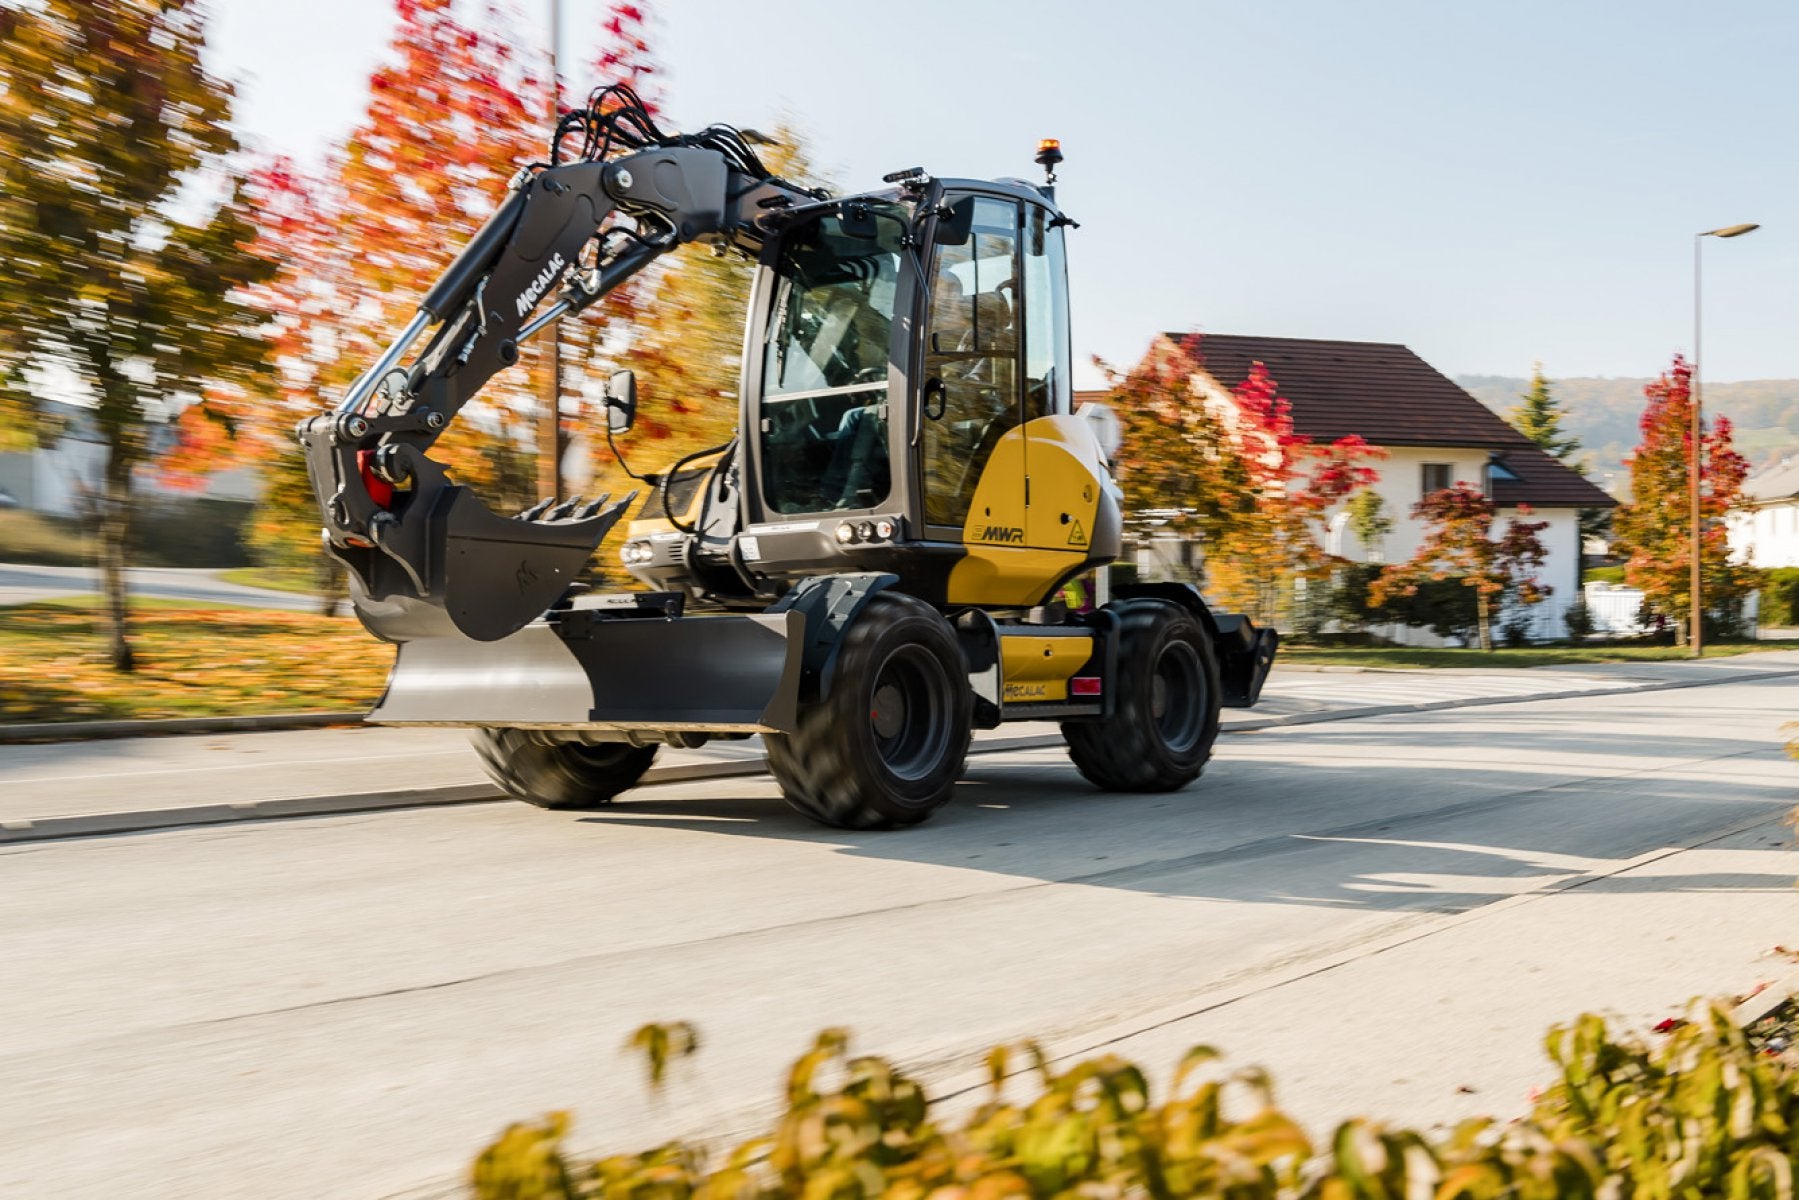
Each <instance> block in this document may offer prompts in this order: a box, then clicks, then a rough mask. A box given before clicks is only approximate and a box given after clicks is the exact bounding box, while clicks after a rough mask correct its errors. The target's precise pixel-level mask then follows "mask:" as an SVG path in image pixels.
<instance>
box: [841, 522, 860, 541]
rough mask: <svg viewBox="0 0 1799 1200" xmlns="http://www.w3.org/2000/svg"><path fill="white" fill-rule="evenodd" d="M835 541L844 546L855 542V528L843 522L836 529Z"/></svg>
mask: <svg viewBox="0 0 1799 1200" xmlns="http://www.w3.org/2000/svg"><path fill="white" fill-rule="evenodd" d="M837 540H838V541H839V542H842V543H843V544H844V545H846V546H847V545H849V543H851V542H853V541H855V540H856V527H855V526H854V525H851V524H850V523H849V522H848V521H845V522H844V523H843V524H841V525H839V526H838V527H837Z"/></svg>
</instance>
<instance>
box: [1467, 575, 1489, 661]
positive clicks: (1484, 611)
mask: <svg viewBox="0 0 1799 1200" xmlns="http://www.w3.org/2000/svg"><path fill="white" fill-rule="evenodd" d="M1462 611H1464V612H1466V611H1467V610H1466V609H1463V610H1462ZM1474 611H1475V613H1476V614H1477V616H1476V618H1475V620H1476V622H1477V623H1478V625H1479V628H1478V629H1476V631H1475V633H1476V635H1477V637H1478V643H1479V645H1480V648H1481V649H1482V650H1491V649H1492V648H1493V620H1492V617H1491V615H1490V609H1489V601H1488V600H1487V594H1486V593H1485V592H1483V591H1480V590H1479V589H1476V590H1475V593H1474Z"/></svg>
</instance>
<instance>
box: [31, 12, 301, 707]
mask: <svg viewBox="0 0 1799 1200" xmlns="http://www.w3.org/2000/svg"><path fill="white" fill-rule="evenodd" d="M204 37H205V18H204V15H203V12H202V10H201V7H200V5H199V4H198V3H197V2H195V0H156V2H154V3H150V2H147V0H41V2H40V3H37V4H33V5H31V6H29V7H24V6H8V7H5V8H0V88H4V93H3V94H0V260H4V261H5V262H6V264H7V268H8V272H9V276H10V278H9V279H8V281H7V286H6V287H5V288H4V289H0V377H3V378H4V381H5V387H6V390H7V392H8V393H9V407H10V408H11V409H12V411H13V413H14V415H23V416H26V417H34V416H35V414H36V405H35V403H34V402H33V400H32V399H31V397H30V395H29V392H28V390H27V389H28V383H27V381H28V379H29V378H30V377H31V376H32V375H33V374H34V372H35V370H36V369H40V368H42V367H44V366H46V365H48V364H56V365H58V366H60V367H62V368H63V369H65V370H67V371H69V372H72V373H73V375H74V377H75V378H76V379H78V380H79V381H80V383H81V385H82V386H83V388H84V390H85V391H86V393H87V399H88V400H89V401H90V402H91V404H92V406H93V413H94V420H95V424H96V426H97V428H98V429H99V431H100V434H101V436H102V437H103V438H104V440H105V444H106V460H105V466H104V470H103V472H102V486H101V496H100V497H99V500H100V545H101V552H100V566H101V576H102V580H103V584H104V589H105V593H106V614H107V628H108V636H109V641H110V654H111V659H112V663H113V666H114V667H115V668H117V669H118V670H120V671H129V670H131V669H132V667H133V660H132V651H131V641H130V637H129V624H128V616H129V614H128V610H127V601H126V594H125V576H124V568H125V540H126V534H127V532H128V529H129V524H130V513H131V484H132V475H133V472H134V470H135V469H136V468H138V467H139V466H141V465H143V464H145V463H146V462H148V461H149V459H150V457H151V451H152V436H151V433H152V428H153V427H154V426H155V425H157V424H158V423H160V422H164V421H167V420H168V419H170V418H171V417H172V416H174V415H175V414H176V413H178V412H180V411H181V410H182V409H184V408H188V407H191V406H194V405H201V406H202V408H201V409H199V410H197V411H209V412H215V413H219V414H222V415H223V416H224V417H225V418H226V419H230V415H231V414H230V410H231V409H232V407H233V406H234V404H239V403H241V402H242V400H243V397H244V395H245V392H244V388H245V385H246V384H248V383H249V382H250V378H251V376H253V375H254V374H256V373H257V372H258V371H259V370H260V368H261V364H262V361H263V358H264V351H263V344H262V339H261V337H260V334H259V332H258V329H257V325H258V323H259V318H258V315H257V313H256V312H255V311H254V310H253V309H251V308H250V307H248V306H247V305H246V304H245V303H243V301H242V292H243V290H244V289H245V288H247V287H249V286H251V285H254V284H256V283H257V282H259V281H260V280H262V279H264V278H265V277H266V276H267V275H268V274H269V273H270V271H271V270H272V264H271V263H270V262H269V260H267V259H266V258H264V257H262V256H259V255H257V254H256V253H254V252H253V250H252V249H251V244H252V242H253V241H254V240H255V230H254V229H253V227H252V226H251V224H250V222H249V221H248V219H247V217H246V212H245V205H244V203H243V200H242V195H241V189H242V179H241V177H240V176H239V175H238V174H237V173H236V172H235V171H234V170H233V168H232V166H231V165H230V156H231V155H232V154H233V152H234V151H236V149H237V143H236V140H235V138H234V136H233V135H232V133H231V131H230V128H229V122H230V118H231V88H230V85H229V84H227V83H225V82H224V81H222V80H220V79H218V78H217V77H215V76H213V75H212V74H210V73H209V72H208V71H207V70H206V69H205V67H204V65H203V64H202V62H201V48H202V45H203V42H204ZM201 197H209V198H210V200H211V202H210V203H204V202H202V200H201Z"/></svg>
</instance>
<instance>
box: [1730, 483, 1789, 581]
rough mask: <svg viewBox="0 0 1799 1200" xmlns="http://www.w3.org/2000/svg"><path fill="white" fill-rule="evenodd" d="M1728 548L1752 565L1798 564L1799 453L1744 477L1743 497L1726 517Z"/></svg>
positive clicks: (1777, 565)
mask: <svg viewBox="0 0 1799 1200" xmlns="http://www.w3.org/2000/svg"><path fill="white" fill-rule="evenodd" d="M1725 523H1726V526H1727V527H1728V528H1729V530H1730V548H1731V550H1732V551H1734V552H1735V554H1736V557H1737V559H1738V560H1739V561H1742V562H1746V563H1748V564H1749V565H1750V566H1752V567H1799V456H1794V457H1791V458H1786V459H1783V460H1782V461H1780V462H1778V463H1775V464H1774V465H1773V466H1771V467H1767V468H1764V469H1763V470H1760V471H1757V472H1755V473H1754V474H1753V475H1751V476H1749V478H1747V479H1745V480H1743V498H1742V501H1741V502H1740V503H1739V504H1738V506H1737V507H1736V509H1734V510H1733V511H1732V512H1731V513H1730V515H1729V516H1728V517H1727V518H1725Z"/></svg>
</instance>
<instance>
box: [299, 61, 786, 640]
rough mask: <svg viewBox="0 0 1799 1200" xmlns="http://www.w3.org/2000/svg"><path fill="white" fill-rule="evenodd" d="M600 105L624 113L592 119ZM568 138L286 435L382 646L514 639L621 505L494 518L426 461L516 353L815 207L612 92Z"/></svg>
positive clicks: (723, 139)
mask: <svg viewBox="0 0 1799 1200" xmlns="http://www.w3.org/2000/svg"><path fill="white" fill-rule="evenodd" d="M609 97H610V98H621V97H622V99H623V100H624V103H622V104H620V105H618V106H616V107H611V108H607V107H604V102H605V100H606V99H608V98H609ZM571 130H572V131H575V132H580V133H582V134H584V135H585V136H584V145H583V154H582V156H581V158H580V159H579V160H578V161H575V162H571V163H567V164H561V163H558V162H555V161H553V162H552V163H551V164H549V165H540V166H538V167H534V168H527V169H525V170H523V171H520V172H519V174H518V175H517V176H516V177H514V179H513V181H512V185H511V187H510V189H509V191H508V193H507V195H506V199H505V200H504V202H502V203H501V205H500V207H499V209H498V210H497V211H495V213H494V214H493V216H492V217H490V218H489V219H488V221H487V223H486V224H484V225H483V226H482V227H481V229H480V230H479V231H478V232H476V234H475V236H474V237H473V238H472V239H471V240H470V241H469V243H468V245H467V246H466V247H464V248H463V251H462V253H461V254H460V255H458V256H457V258H456V260H455V261H454V262H452V263H451V264H450V266H449V268H448V270H446V271H445V272H444V274H443V276H442V277H441V278H440V279H438V281H437V282H436V283H435V284H434V285H433V286H432V288H431V290H430V291H428V292H427V293H426V294H425V296H424V298H423V299H422V300H421V301H420V303H419V308H418V311H417V313H416V314H415V315H414V316H413V318H412V320H411V322H410V323H409V324H408V325H407V326H406V328H405V330H404V331H403V332H402V333H401V334H400V336H399V338H398V339H396V340H395V342H394V343H393V344H392V345H391V346H390V347H389V348H388V350H387V351H386V353H384V354H383V355H382V356H381V358H380V359H379V361H377V362H376V363H375V364H374V365H373V366H372V367H370V368H369V369H368V370H367V371H366V372H364V373H363V375H362V376H361V377H360V378H358V379H357V381H356V382H355V384H353V385H352V386H351V387H350V389H349V391H348V392H347V393H346V394H345V395H344V398H343V400H342V402H341V403H340V404H339V405H338V407H337V409H336V410H335V411H334V412H330V413H323V414H320V415H319V416H316V417H312V418H310V419H309V420H306V421H304V422H302V423H301V425H300V427H299V429H298V434H299V438H300V442H301V444H302V446H303V447H304V449H305V453H306V465H307V471H308V473H309V474H310V476H311V478H312V485H313V490H314V492H315V493H316V495H317V498H318V501H319V506H320V510H321V512H322V513H323V514H324V520H325V527H324V537H325V542H326V546H327V549H328V550H329V552H330V553H332V554H333V555H335V556H336V557H337V558H339V559H340V560H341V561H342V562H343V563H344V565H345V566H346V567H347V568H348V569H349V573H350V577H351V597H352V600H353V602H354V603H355V607H356V611H357V615H358V616H359V617H361V618H362V621H363V623H364V624H365V625H367V626H368V627H369V629H370V630H371V631H372V632H374V633H375V634H377V635H378V636H381V637H385V638H387V639H388V640H390V641H406V640H410V639H412V638H415V637H420V636H425V635H428V634H438V633H445V632H448V631H449V629H451V628H453V629H455V630H458V631H460V632H461V633H462V634H464V635H465V636H468V637H472V638H475V639H477V640H482V641H492V640H496V639H498V638H501V637H505V636H506V635H507V634H510V633H512V632H514V631H515V630H518V629H520V628H522V627H524V626H525V625H526V624H528V623H529V622H530V621H531V620H533V619H534V618H535V617H537V616H538V615H539V614H541V613H542V612H543V611H544V610H545V609H547V608H548V607H549V606H550V605H551V604H553V603H554V602H555V601H556V599H557V598H558V597H559V596H561V595H562V594H563V593H564V592H565V591H566V590H567V587H568V585H569V583H571V582H572V581H573V579H574V577H575V575H576V574H577V573H578V572H579V571H580V568H581V566H582V564H584V563H585V562H586V560H587V559H588V557H589V556H590V555H591V554H592V553H593V551H594V548H595V547H596V546H598V544H599V542H600V539H602V538H603V537H605V535H606V533H607V532H608V531H609V530H610V529H611V528H612V527H613V525H615V524H616V523H617V522H618V520H619V519H620V518H621V517H622V516H623V515H624V511H625V508H626V506H627V505H628V504H629V503H630V500H631V497H626V498H625V499H624V500H621V501H618V502H616V503H613V504H611V505H608V504H607V503H606V501H607V499H608V498H607V497H601V498H600V499H599V500H596V501H594V502H593V503H591V504H587V505H585V506H581V505H580V503H579V501H578V499H577V500H575V501H569V502H566V503H560V504H556V505H554V506H552V507H547V508H546V507H545V506H542V505H539V506H537V507H536V508H534V509H532V510H531V512H529V513H526V514H521V515H520V517H517V518H506V517H500V516H498V515H496V514H494V513H492V512H490V511H488V509H487V508H486V507H485V506H484V505H482V504H481V502H480V501H479V500H478V499H477V498H476V497H475V496H474V495H473V494H472V493H470V492H468V491H467V489H465V488H463V487H460V486H459V485H456V484H453V483H451V482H450V481H449V479H448V477H447V476H446V475H445V472H444V468H443V466H442V465H441V464H439V463H436V462H434V461H432V460H431V459H429V458H427V457H426V454H425V452H426V450H428V449H429V448H430V446H431V444H432V443H433V442H434V441H436V440H437V438H438V436H439V435H440V434H441V433H442V432H443V430H444V429H445V428H446V427H447V426H448V424H449V423H450V421H451V420H453V419H454V418H455V416H456V414H457V413H458V412H459V411H460V410H461V409H462V406H463V405H464V404H466V403H467V402H468V401H469V400H470V399H471V398H472V397H473V396H474V395H475V394H476V393H477V392H478V391H479V390H480V389H481V387H482V386H483V385H484V384H486V382H487V381H488V380H489V379H490V378H492V377H493V375H494V374H495V373H496V372H498V371H501V370H503V369H505V368H506V367H508V366H511V365H512V364H513V363H515V362H517V361H518V357H519V346H520V344H521V343H522V342H524V341H525V340H526V339H528V338H530V337H531V336H533V335H534V334H536V333H537V332H539V331H540V330H542V329H545V328H549V327H553V326H554V325H555V323H556V322H557V321H558V320H560V319H561V318H563V317H565V316H568V315H570V314H573V313H577V312H580V311H581V310H582V309H584V308H586V307H588V306H589V305H591V304H593V303H594V302H595V301H597V300H599V299H600V298H601V297H603V296H605V295H606V294H607V293H608V292H610V291H612V290H613V289H614V288H616V287H617V286H618V285H619V284H621V283H623V282H624V281H625V280H626V279H628V278H630V277H631V276H632V275H635V274H636V273H637V272H638V271H640V270H642V269H643V268H644V267H645V266H647V265H648V264H649V263H650V262H651V261H653V260H654V259H655V258H657V257H658V256H660V255H662V254H664V253H667V252H668V251H670V250H672V249H674V248H675V247H677V246H680V245H682V244H683V243H686V242H691V241H695V240H707V241H713V242H720V243H724V244H727V245H732V246H735V247H737V248H739V249H742V250H745V251H751V252H753V251H754V250H755V248H756V247H758V246H759V245H760V243H761V241H762V239H763V237H764V236H765V234H766V232H767V230H768V224H767V223H768V222H769V221H770V220H771V219H772V218H773V217H774V216H775V214H777V213H779V212H781V211H782V210H785V209H790V208H793V207H795V206H797V205H799V204H802V203H806V202H809V201H812V200H814V199H816V196H815V195H814V194H813V193H811V192H808V191H805V190H803V189H801V188H798V187H795V186H793V185H791V184H787V183H784V182H782V181H781V180H779V179H776V178H774V177H773V176H771V175H770V174H769V173H768V172H767V171H766V170H764V169H762V167H761V164H760V163H759V162H758V161H757V159H756V156H755V154H754V153H753V152H752V151H750V150H749V147H748V145H747V143H746V142H745V141H744V139H743V138H742V136H741V135H739V134H737V132H736V131H735V130H731V129H729V128H728V127H723V126H714V127H712V128H710V129H707V130H705V131H703V132H702V133H700V134H697V135H691V136H681V135H676V136H666V135H663V134H662V133H661V132H660V131H659V130H657V129H656V128H655V126H654V124H653V122H651V121H650V119H649V117H648V116H647V114H645V113H644V112H643V110H642V108H641V105H640V104H638V103H637V101H636V98H635V97H634V96H631V95H630V94H629V93H628V92H624V91H623V90H622V89H611V90H609V91H608V92H606V93H602V94H600V95H599V96H598V97H597V98H596V99H595V100H593V101H592V102H590V105H589V107H588V108H587V109H585V110H576V111H575V112H574V113H571V114H569V115H568V116H566V117H564V119H563V122H562V126H561V127H560V128H559V130H558V138H557V149H558V150H559V149H560V146H561V143H562V140H563V139H564V138H565V137H566V136H567V135H568V133H569V132H570V131H571ZM615 149H620V150H623V152H622V153H614V150H615ZM617 218H628V220H623V219H617ZM552 297H553V298H552ZM546 301H548V303H546ZM540 309H542V311H541V312H540V311H539V310H540ZM421 340H423V341H424V348H423V350H422V351H420V352H419V353H418V354H417V356H416V357H415V358H412V359H411V360H410V361H409V360H408V359H407V355H408V354H410V353H411V352H412V350H413V348H414V346H416V345H417V344H418V343H419V342H420V341H421ZM496 580H510V581H511V582H513V583H515V584H516V589H515V588H513V587H506V586H499V585H498V584H497V583H496Z"/></svg>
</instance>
